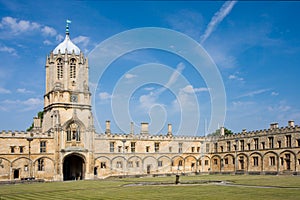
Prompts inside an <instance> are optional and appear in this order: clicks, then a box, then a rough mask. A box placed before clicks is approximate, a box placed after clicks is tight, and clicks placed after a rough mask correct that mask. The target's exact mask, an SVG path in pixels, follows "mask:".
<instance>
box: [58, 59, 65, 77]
mask: <svg viewBox="0 0 300 200" xmlns="http://www.w3.org/2000/svg"><path fill="white" fill-rule="evenodd" d="M56 62H57V79H62V78H63V72H64V71H63V65H62V59H61V58H59V59H57V61H56Z"/></svg>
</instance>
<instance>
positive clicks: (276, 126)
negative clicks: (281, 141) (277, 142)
mask: <svg viewBox="0 0 300 200" xmlns="http://www.w3.org/2000/svg"><path fill="white" fill-rule="evenodd" d="M275 128H278V123H272V124H270V129H275Z"/></svg>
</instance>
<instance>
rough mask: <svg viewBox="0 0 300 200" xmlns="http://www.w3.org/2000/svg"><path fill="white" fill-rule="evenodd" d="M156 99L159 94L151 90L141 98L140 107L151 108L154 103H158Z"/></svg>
mask: <svg viewBox="0 0 300 200" xmlns="http://www.w3.org/2000/svg"><path fill="white" fill-rule="evenodd" d="M156 100H157V96H156V95H155V94H154V93H153V92H150V93H149V94H146V95H142V96H140V98H139V102H140V107H141V108H142V109H145V110H149V109H150V108H151V107H152V106H153V105H155V104H157V103H156Z"/></svg>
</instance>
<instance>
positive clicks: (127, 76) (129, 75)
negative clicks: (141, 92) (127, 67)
mask: <svg viewBox="0 0 300 200" xmlns="http://www.w3.org/2000/svg"><path fill="white" fill-rule="evenodd" d="M135 77H137V76H136V75H134V74H129V73H127V74H125V78H127V79H132V78H135Z"/></svg>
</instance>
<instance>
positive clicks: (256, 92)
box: [238, 89, 270, 98]
mask: <svg viewBox="0 0 300 200" xmlns="http://www.w3.org/2000/svg"><path fill="white" fill-rule="evenodd" d="M268 91H270V89H260V90H255V91H251V92H247V93H245V94H243V95H240V96H238V98H242V97H253V96H255V95H258V94H262V93H265V92H268Z"/></svg>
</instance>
